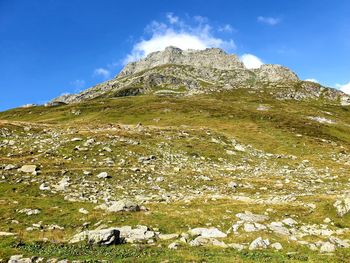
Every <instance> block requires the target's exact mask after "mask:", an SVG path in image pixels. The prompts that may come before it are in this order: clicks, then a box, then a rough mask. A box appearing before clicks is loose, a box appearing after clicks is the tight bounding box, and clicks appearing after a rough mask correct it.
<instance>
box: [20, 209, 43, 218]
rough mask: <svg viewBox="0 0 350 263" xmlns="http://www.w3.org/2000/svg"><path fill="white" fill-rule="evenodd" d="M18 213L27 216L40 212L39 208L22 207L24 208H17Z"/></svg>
mask: <svg viewBox="0 0 350 263" xmlns="http://www.w3.org/2000/svg"><path fill="white" fill-rule="evenodd" d="M18 213H20V214H26V215H28V216H31V215H38V214H40V210H39V209H30V208H24V209H21V210H19V211H18Z"/></svg>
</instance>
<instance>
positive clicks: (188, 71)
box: [52, 47, 350, 104]
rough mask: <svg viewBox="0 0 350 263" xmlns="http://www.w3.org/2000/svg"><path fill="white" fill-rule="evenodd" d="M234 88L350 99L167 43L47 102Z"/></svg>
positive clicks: (278, 71)
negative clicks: (113, 72)
mask: <svg viewBox="0 0 350 263" xmlns="http://www.w3.org/2000/svg"><path fill="white" fill-rule="evenodd" d="M237 88H247V89H254V90H264V89H266V88H268V89H270V90H269V92H272V93H273V95H274V96H275V97H276V98H279V99H297V100H298V99H308V98H323V99H327V100H333V101H338V102H339V101H340V102H341V103H343V104H347V103H350V99H349V98H350V97H349V96H347V95H345V94H344V93H342V92H340V91H337V90H334V89H330V88H325V87H322V86H321V85H319V84H317V83H313V82H307V81H301V80H300V79H299V78H298V76H297V75H296V74H295V73H294V72H292V71H291V70H289V69H288V68H286V67H283V66H280V65H271V64H265V65H262V66H261V67H260V68H258V69H252V70H250V69H247V68H246V67H245V66H244V64H243V63H242V62H241V61H240V60H239V58H238V57H237V56H235V55H229V54H227V53H225V52H224V51H223V50H221V49H218V48H209V49H205V50H181V49H179V48H176V47H167V48H166V49H165V50H164V51H160V52H154V53H151V54H149V55H148V56H147V57H146V58H144V59H141V60H140V61H137V62H131V63H129V64H128V65H126V66H125V68H124V69H123V70H122V71H121V72H120V73H119V74H118V75H117V76H116V77H115V78H114V79H112V80H109V81H106V82H103V83H101V84H98V85H96V86H94V87H92V88H90V89H87V90H85V91H83V92H81V93H79V94H74V95H63V96H60V97H58V98H56V99H54V100H53V101H52V103H54V104H55V103H68V104H69V103H78V102H81V101H84V100H89V99H94V98H99V97H120V96H131V95H140V94H158V95H166V94H174V95H193V94H199V93H209V92H214V91H223V90H232V89H237Z"/></svg>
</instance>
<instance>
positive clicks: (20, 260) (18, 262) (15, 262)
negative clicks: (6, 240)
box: [8, 255, 33, 263]
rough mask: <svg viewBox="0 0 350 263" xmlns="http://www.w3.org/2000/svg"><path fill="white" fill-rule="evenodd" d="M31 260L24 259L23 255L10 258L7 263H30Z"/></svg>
mask: <svg viewBox="0 0 350 263" xmlns="http://www.w3.org/2000/svg"><path fill="white" fill-rule="evenodd" d="M32 262H33V261H32V259H31V258H24V257H23V255H13V256H11V257H10V259H9V261H8V263H32Z"/></svg>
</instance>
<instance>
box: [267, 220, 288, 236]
mask: <svg viewBox="0 0 350 263" xmlns="http://www.w3.org/2000/svg"><path fill="white" fill-rule="evenodd" d="M268 228H269V229H271V230H272V231H273V232H275V233H276V234H279V235H285V236H289V235H290V231H289V230H288V228H286V227H284V226H283V223H282V222H271V224H269V225H268Z"/></svg>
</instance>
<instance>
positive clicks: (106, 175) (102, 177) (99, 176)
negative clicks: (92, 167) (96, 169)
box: [96, 172, 110, 179]
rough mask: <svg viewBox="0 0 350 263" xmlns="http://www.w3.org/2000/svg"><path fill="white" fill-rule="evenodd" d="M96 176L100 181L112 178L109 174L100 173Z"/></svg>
mask: <svg viewBox="0 0 350 263" xmlns="http://www.w3.org/2000/svg"><path fill="white" fill-rule="evenodd" d="M96 176H97V178H100V179H104V178H109V177H110V176H109V175H108V173H107V172H102V173H99V174H98V175H96Z"/></svg>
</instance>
